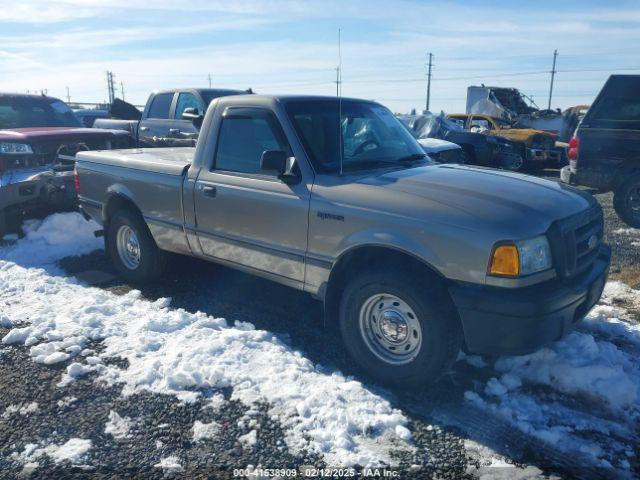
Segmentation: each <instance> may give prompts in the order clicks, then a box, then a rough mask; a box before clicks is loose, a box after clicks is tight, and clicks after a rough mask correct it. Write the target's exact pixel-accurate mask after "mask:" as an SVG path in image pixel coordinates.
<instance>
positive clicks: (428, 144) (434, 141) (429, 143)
mask: <svg viewBox="0 0 640 480" xmlns="http://www.w3.org/2000/svg"><path fill="white" fill-rule="evenodd" d="M418 143H419V144H420V146H421V147H422V149H423V150H424V151H425V152H426V153H438V152H443V151H446V150H460V149H461V147H460V145H458V144H457V143H453V142H447V141H446V140H441V139H439V138H419V139H418Z"/></svg>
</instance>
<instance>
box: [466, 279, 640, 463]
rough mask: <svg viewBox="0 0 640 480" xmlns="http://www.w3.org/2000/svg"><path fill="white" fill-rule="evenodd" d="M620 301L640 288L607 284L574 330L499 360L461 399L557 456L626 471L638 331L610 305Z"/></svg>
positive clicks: (638, 300) (639, 379) (638, 297)
mask: <svg viewBox="0 0 640 480" xmlns="http://www.w3.org/2000/svg"><path fill="white" fill-rule="evenodd" d="M622 297H623V298H624V299H625V300H626V301H627V302H631V303H632V304H640V291H636V290H632V289H630V288H629V287H627V286H626V285H623V284H620V283H619V282H609V284H607V287H606V289H605V294H604V295H603V299H602V301H601V304H599V305H598V306H596V307H595V308H594V309H593V310H592V311H591V312H590V313H589V315H588V316H587V318H586V319H585V320H584V321H583V322H581V324H580V325H579V326H578V328H577V329H576V331H574V332H572V333H570V334H569V335H568V336H567V337H565V338H564V339H562V340H560V341H557V342H554V343H553V344H551V345H549V346H548V347H546V348H542V349H540V350H538V351H537V352H534V353H532V354H530V355H523V356H517V357H502V358H499V359H497V360H496V361H495V362H493V365H492V368H493V373H494V376H493V377H491V378H490V379H489V380H488V381H487V382H486V383H483V384H481V385H479V386H478V387H477V388H476V389H475V391H468V392H466V393H465V399H466V400H467V401H468V402H470V403H472V404H474V405H476V406H479V407H481V408H485V409H488V410H490V411H492V412H494V413H496V414H497V415H499V416H501V417H502V418H504V419H507V420H508V421H510V422H511V423H512V424H513V425H514V426H515V427H516V428H518V429H520V430H521V431H523V432H525V433H527V434H530V435H533V436H535V437H537V438H539V439H541V440H543V441H544V442H546V443H548V444H551V445H553V446H555V447H557V448H558V449H559V450H561V451H564V452H578V453H579V454H580V455H581V456H582V457H581V458H584V459H586V460H588V461H590V462H592V463H593V464H594V465H597V466H600V467H604V468H614V469H616V470H618V471H620V472H621V474H624V473H625V472H628V469H629V463H628V459H627V458H628V457H631V456H632V450H633V445H634V444H635V445H636V446H637V444H638V441H639V439H638V430H637V426H638V422H640V361H639V356H638V354H639V353H640V348H638V347H640V328H639V326H638V323H637V321H635V320H632V319H630V318H625V317H624V315H625V312H624V311H622V310H620V309H618V308H615V307H612V306H611V302H613V301H615V300H616V299H618V300H619V299H620V298H622ZM535 387H543V388H535ZM576 402H578V403H583V404H584V405H586V406H587V407H586V408H584V407H583V409H581V408H575V407H574V406H573V404H575V403H576Z"/></svg>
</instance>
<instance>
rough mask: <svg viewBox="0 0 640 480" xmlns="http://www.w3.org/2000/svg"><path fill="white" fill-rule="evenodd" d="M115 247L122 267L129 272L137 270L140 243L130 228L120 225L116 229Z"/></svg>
mask: <svg viewBox="0 0 640 480" xmlns="http://www.w3.org/2000/svg"><path fill="white" fill-rule="evenodd" d="M116 246H117V249H118V255H119V256H120V260H122V263H123V264H124V266H125V267H127V268H128V269H130V270H135V269H136V268H138V265H140V242H138V236H137V235H136V233H135V232H134V231H133V229H132V228H131V227H130V226H128V225H122V226H121V227H120V228H119V229H118V233H117V238H116Z"/></svg>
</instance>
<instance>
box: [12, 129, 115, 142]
mask: <svg viewBox="0 0 640 480" xmlns="http://www.w3.org/2000/svg"><path fill="white" fill-rule="evenodd" d="M114 135H126V133H125V132H122V131H117V130H101V129H95V128H80V127H77V128H76V127H30V128H13V129H10V130H0V141H13V142H27V143H28V142H30V141H35V142H39V141H47V140H61V139H75V138H82V139H96V140H99V139H105V138H110V137H113V136H114Z"/></svg>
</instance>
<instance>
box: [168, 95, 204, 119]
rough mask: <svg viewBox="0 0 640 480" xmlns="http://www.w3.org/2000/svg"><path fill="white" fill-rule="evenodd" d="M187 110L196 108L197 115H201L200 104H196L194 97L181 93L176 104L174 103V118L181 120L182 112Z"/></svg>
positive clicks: (196, 100)
mask: <svg viewBox="0 0 640 480" xmlns="http://www.w3.org/2000/svg"><path fill="white" fill-rule="evenodd" d="M187 108H196V109H198V112H199V113H203V112H200V110H201V109H202V107H201V106H200V102H198V99H197V98H196V96H195V95H193V94H192V93H185V92H183V93H181V94H180V95H178V102H177V103H176V115H175V118H176V119H177V120H180V119H182V112H184V111H185V109H187Z"/></svg>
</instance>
